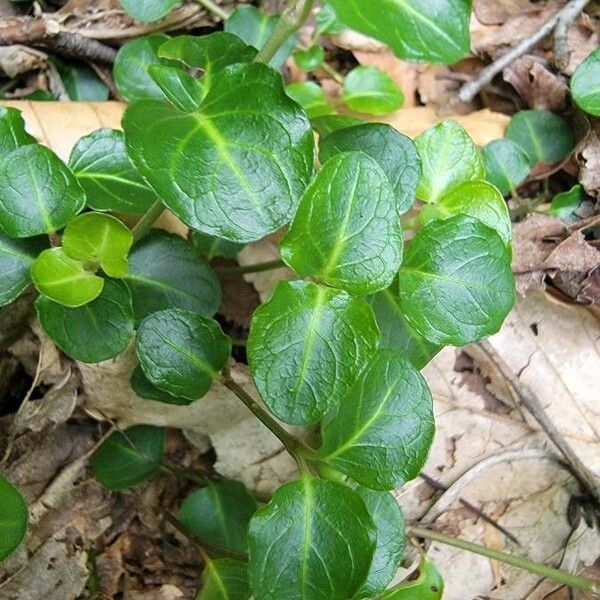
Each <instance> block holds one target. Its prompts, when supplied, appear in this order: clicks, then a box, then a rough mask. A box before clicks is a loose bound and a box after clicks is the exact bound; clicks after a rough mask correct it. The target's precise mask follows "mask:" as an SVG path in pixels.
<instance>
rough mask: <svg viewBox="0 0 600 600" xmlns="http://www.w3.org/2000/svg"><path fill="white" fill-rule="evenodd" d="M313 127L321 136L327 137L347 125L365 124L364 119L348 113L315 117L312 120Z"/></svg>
mask: <svg viewBox="0 0 600 600" xmlns="http://www.w3.org/2000/svg"><path fill="white" fill-rule="evenodd" d="M310 122H311V125H312V127H313V129H314V130H315V131H316V132H317V133H318V134H319V136H321V138H325V137H327V136H328V135H330V134H332V133H333V132H334V131H339V130H340V129H345V128H346V127H353V126H354V125H363V124H364V121H363V120H362V119H357V118H356V117H347V116H346V115H325V116H323V117H313V118H312V119H311V120H310Z"/></svg>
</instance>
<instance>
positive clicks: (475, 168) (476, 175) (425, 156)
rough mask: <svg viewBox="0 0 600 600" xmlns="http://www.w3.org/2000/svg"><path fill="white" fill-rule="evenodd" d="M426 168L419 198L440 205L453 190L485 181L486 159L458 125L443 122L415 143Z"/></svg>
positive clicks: (420, 183)
mask: <svg viewBox="0 0 600 600" xmlns="http://www.w3.org/2000/svg"><path fill="white" fill-rule="evenodd" d="M415 144H416V146H417V150H418V152H419V155H420V156H421V160H422V164H423V174H422V175H421V181H420V182H419V186H418V188H417V197H418V198H419V199H421V200H423V201H424V202H433V203H435V202H437V201H438V200H439V198H440V197H441V196H443V195H444V194H446V193H448V192H449V191H450V190H452V188H455V187H456V186H458V185H460V184H461V183H464V182H465V181H473V180H475V179H485V169H484V166H483V159H482V157H481V153H480V151H479V149H478V148H477V146H475V144H474V142H473V140H472V139H471V138H470V137H469V134H468V133H467V132H466V131H465V130H464V128H463V127H462V125H460V124H459V123H457V122H456V121H453V120H450V121H443V122H442V123H438V124H437V125H435V126H434V127H431V128H430V129H428V130H427V131H424V132H423V133H422V134H421V135H419V136H418V137H417V138H416V139H415Z"/></svg>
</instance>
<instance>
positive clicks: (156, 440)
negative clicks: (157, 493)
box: [91, 425, 165, 491]
mask: <svg viewBox="0 0 600 600" xmlns="http://www.w3.org/2000/svg"><path fill="white" fill-rule="evenodd" d="M164 445H165V430H164V429H162V428H161V427H150V426H149V425H136V426H135V427H130V428H129V429H126V430H125V431H124V432H120V431H115V433H113V434H112V435H111V436H110V437H109V438H108V439H107V440H106V441H104V442H103V443H102V445H101V446H100V447H99V448H98V450H96V452H95V453H94V455H93V456H92V461H91V464H92V470H93V471H94V475H95V476H96V478H97V479H98V481H99V482H100V483H101V484H102V485H103V486H104V487H105V488H106V489H107V490H111V491H117V490H124V489H126V488H129V487H132V486H134V485H137V484H138V483H141V482H142V481H145V480H146V479H148V477H150V476H151V475H153V474H154V473H156V471H158V469H159V468H160V464H161V460H162V456H163V451H164Z"/></svg>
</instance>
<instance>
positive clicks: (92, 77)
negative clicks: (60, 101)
mask: <svg viewBox="0 0 600 600" xmlns="http://www.w3.org/2000/svg"><path fill="white" fill-rule="evenodd" d="M52 62H53V63H54V64H55V65H56V69H57V71H58V74H59V75H60V78H61V80H62V82H63V85H64V86H65V89H66V90H67V94H69V99H70V100H74V101H77V102H106V101H107V100H108V96H109V94H110V90H109V89H108V86H107V85H106V84H105V83H104V82H103V81H102V80H101V79H100V77H98V75H96V73H95V72H94V71H93V70H92V69H91V68H90V67H89V66H88V65H86V64H85V63H80V62H64V61H62V60H59V59H57V58H56V57H54V58H53V59H52Z"/></svg>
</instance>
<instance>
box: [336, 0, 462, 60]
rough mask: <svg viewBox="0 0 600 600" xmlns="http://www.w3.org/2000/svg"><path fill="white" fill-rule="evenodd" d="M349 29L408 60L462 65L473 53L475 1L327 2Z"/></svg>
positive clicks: (358, 0) (394, 0)
mask: <svg viewBox="0 0 600 600" xmlns="http://www.w3.org/2000/svg"><path fill="white" fill-rule="evenodd" d="M327 2H328V4H330V5H331V6H332V7H333V8H334V9H335V11H336V12H337V15H338V16H339V18H340V19H341V20H342V21H343V22H344V23H345V24H346V25H348V27H351V28H352V29H355V30H356V31H360V32H361V33H365V34H367V35H368V36H371V37H374V38H375V39H378V40H380V41H382V42H385V43H386V44H387V45H388V46H389V47H390V48H391V49H392V50H393V52H394V54H396V56H398V57H400V58H402V59H404V60H413V61H423V62H430V63H442V64H446V65H450V64H453V63H455V62H458V61H459V60H460V59H461V58H464V57H465V56H466V55H467V54H468V53H469V48H470V38H469V19H470V17H471V0H428V1H427V2H423V0H378V1H377V2H373V0H327Z"/></svg>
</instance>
